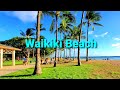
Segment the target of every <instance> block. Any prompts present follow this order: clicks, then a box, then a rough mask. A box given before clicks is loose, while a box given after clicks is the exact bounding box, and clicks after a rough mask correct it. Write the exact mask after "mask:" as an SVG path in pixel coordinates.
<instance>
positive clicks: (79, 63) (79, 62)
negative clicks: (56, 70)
mask: <svg viewBox="0 0 120 90" xmlns="http://www.w3.org/2000/svg"><path fill="white" fill-rule="evenodd" d="M83 16H84V11H82V18H81V23H80V33H79V42H80V39H81V31H82V30H81V29H82V23H83ZM80 65H81V61H80V47H79V46H78V66H80Z"/></svg>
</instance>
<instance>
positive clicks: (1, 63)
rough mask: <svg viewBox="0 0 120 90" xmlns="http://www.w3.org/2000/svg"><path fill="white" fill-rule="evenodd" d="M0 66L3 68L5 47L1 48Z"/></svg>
mask: <svg viewBox="0 0 120 90" xmlns="http://www.w3.org/2000/svg"><path fill="white" fill-rule="evenodd" d="M0 68H3V49H0Z"/></svg>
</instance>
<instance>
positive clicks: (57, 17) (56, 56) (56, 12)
mask: <svg viewBox="0 0 120 90" xmlns="http://www.w3.org/2000/svg"><path fill="white" fill-rule="evenodd" d="M57 24H58V14H57V11H56V42H57V41H58V40H57V39H58V25H57ZM56 60H57V48H56V49H55V61H54V67H56Z"/></svg>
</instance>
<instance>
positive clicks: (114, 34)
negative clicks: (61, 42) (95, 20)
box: [0, 11, 120, 56]
mask: <svg viewBox="0 0 120 90" xmlns="http://www.w3.org/2000/svg"><path fill="white" fill-rule="evenodd" d="M99 12H100V14H101V16H102V19H101V21H100V22H99V23H101V24H102V25H103V26H104V27H98V26H96V27H95V31H92V30H91V29H90V30H89V40H92V39H94V40H96V41H97V43H98V48H96V49H90V50H89V56H120V29H119V26H120V11H99ZM36 15H37V12H36V11H12V12H10V11H1V12H0V41H3V40H8V39H10V38H12V37H16V36H21V35H20V30H23V31H25V30H26V29H27V28H29V27H34V26H35V23H36ZM75 16H76V25H78V24H79V22H80V18H81V12H78V13H76V14H75ZM51 21H52V18H51V17H47V16H44V17H43V19H42V21H41V23H42V24H43V27H45V28H46V31H42V32H41V35H44V36H45V37H46V38H47V39H50V40H52V39H54V36H55V35H54V34H52V33H50V31H49V27H50V24H51ZM83 31H85V32H86V27H83ZM76 51H77V49H76ZM72 52H73V51H72ZM76 55H77V52H76ZM81 56H85V49H81Z"/></svg>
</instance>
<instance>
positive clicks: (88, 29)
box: [86, 24, 89, 61]
mask: <svg viewBox="0 0 120 90" xmlns="http://www.w3.org/2000/svg"><path fill="white" fill-rule="evenodd" d="M88 30H89V24H88V28H87V42H88ZM87 45H88V43H87ZM86 61H88V48H86Z"/></svg>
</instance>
